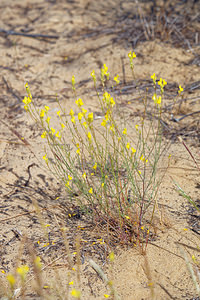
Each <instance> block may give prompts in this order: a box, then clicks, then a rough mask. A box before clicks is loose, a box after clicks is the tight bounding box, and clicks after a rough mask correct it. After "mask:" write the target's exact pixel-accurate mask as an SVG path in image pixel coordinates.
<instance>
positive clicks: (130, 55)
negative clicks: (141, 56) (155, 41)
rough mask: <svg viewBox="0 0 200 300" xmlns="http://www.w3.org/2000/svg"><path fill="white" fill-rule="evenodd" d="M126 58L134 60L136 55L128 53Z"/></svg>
mask: <svg viewBox="0 0 200 300" xmlns="http://www.w3.org/2000/svg"><path fill="white" fill-rule="evenodd" d="M128 57H129V58H130V59H132V60H133V58H136V54H135V52H133V53H132V52H131V51H130V52H129V54H128Z"/></svg>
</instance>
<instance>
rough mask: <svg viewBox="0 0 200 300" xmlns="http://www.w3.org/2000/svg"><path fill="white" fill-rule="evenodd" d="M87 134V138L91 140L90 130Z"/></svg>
mask: <svg viewBox="0 0 200 300" xmlns="http://www.w3.org/2000/svg"><path fill="white" fill-rule="evenodd" d="M87 136H88V140H89V141H90V140H91V138H92V135H91V133H90V132H88V134H87Z"/></svg>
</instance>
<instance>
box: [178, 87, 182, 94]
mask: <svg viewBox="0 0 200 300" xmlns="http://www.w3.org/2000/svg"><path fill="white" fill-rule="evenodd" d="M182 92H183V88H182V86H181V85H179V90H178V93H179V95H180V94H181V93H182Z"/></svg>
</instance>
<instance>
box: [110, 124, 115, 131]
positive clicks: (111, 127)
mask: <svg viewBox="0 0 200 300" xmlns="http://www.w3.org/2000/svg"><path fill="white" fill-rule="evenodd" d="M110 131H112V132H115V126H114V124H112V125H111V126H110Z"/></svg>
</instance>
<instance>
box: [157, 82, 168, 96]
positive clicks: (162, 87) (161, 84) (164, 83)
mask: <svg viewBox="0 0 200 300" xmlns="http://www.w3.org/2000/svg"><path fill="white" fill-rule="evenodd" d="M166 84H167V81H165V79H162V78H160V80H159V81H158V85H159V86H160V91H161V94H162V93H163V92H164V86H165V85H166Z"/></svg>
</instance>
